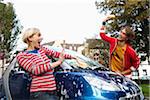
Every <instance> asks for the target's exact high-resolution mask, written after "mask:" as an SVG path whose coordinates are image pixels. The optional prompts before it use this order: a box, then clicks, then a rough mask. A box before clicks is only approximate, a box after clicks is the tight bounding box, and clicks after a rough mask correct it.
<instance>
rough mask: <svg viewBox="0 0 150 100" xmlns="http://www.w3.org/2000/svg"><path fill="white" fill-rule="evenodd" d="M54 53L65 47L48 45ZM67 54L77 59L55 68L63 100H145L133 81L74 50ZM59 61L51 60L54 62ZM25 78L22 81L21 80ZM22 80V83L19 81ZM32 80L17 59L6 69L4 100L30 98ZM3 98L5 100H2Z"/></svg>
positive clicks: (61, 99) (68, 51) (69, 60)
mask: <svg viewBox="0 0 150 100" xmlns="http://www.w3.org/2000/svg"><path fill="white" fill-rule="evenodd" d="M47 47H48V48H50V49H53V50H55V51H61V50H62V48H56V47H51V46H47ZM65 52H66V53H68V54H71V55H72V56H76V57H78V60H75V59H66V60H65V61H64V62H63V63H62V64H61V65H60V66H58V67H57V68H56V69H55V72H54V75H55V77H56V82H57V95H58V96H59V97H60V100H66V99H69V100H143V99H144V96H143V94H142V91H141V89H140V88H139V86H138V85H137V84H136V83H135V82H134V81H132V80H130V79H128V78H126V77H124V76H122V75H119V74H117V73H114V72H112V71H110V70H109V69H108V68H106V67H104V66H103V65H101V64H99V63H97V62H95V61H93V60H92V59H90V58H87V57H85V56H83V55H81V54H78V53H76V52H74V51H71V50H65ZM55 60H57V59H55V58H52V61H55ZM21 79H22V80H21ZM18 80H20V81H18ZM30 81H31V80H30V77H29V75H28V73H26V72H25V71H24V70H23V69H20V68H19V64H18V63H17V60H16V58H14V59H13V60H12V62H11V63H10V65H9V66H8V68H7V69H6V71H5V73H4V75H3V80H2V84H1V86H3V89H1V90H4V91H3V92H4V93H2V91H1V93H0V94H2V96H0V97H1V99H2V98H3V99H4V98H7V99H8V100H16V99H20V98H21V99H20V100H23V98H24V99H25V100H26V99H29V95H30V93H29V87H30ZM3 99H2V100H3Z"/></svg>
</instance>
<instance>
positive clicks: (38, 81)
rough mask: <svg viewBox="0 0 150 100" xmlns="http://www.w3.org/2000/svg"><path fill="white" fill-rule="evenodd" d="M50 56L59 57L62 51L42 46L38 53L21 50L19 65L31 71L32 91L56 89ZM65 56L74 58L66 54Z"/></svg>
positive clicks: (18, 56) (18, 58) (18, 57)
mask: <svg viewBox="0 0 150 100" xmlns="http://www.w3.org/2000/svg"><path fill="white" fill-rule="evenodd" d="M47 55H48V56H53V57H55V58H59V55H60V52H56V51H53V50H50V49H48V48H45V47H41V48H40V49H39V50H38V52H37V53H29V52H26V51H25V52H20V53H19V54H18V55H17V60H18V62H19V65H20V66H21V67H23V68H24V69H25V70H26V71H28V72H30V73H31V76H32V82H31V88H30V92H37V91H53V90H56V82H55V77H54V75H53V72H54V71H53V68H51V66H50V63H52V62H51V59H49V58H48V57H47ZM64 56H65V58H68V59H70V58H72V57H71V55H68V54H65V55H64Z"/></svg>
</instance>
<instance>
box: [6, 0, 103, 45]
mask: <svg viewBox="0 0 150 100" xmlns="http://www.w3.org/2000/svg"><path fill="white" fill-rule="evenodd" d="M6 1H10V2H13V3H14V7H15V11H16V14H17V16H18V18H19V19H20V21H21V25H22V26H23V27H24V29H23V30H25V29H27V28H29V27H37V28H39V29H40V30H41V33H42V35H43V38H44V40H43V42H49V41H52V40H58V39H61V40H66V41H67V42H71V43H72V42H73V43H82V42H83V41H84V40H85V38H90V37H93V36H95V35H96V34H97V35H98V34H99V26H100V23H101V19H102V17H103V15H101V14H99V13H98V11H97V9H96V6H95V0H6Z"/></svg>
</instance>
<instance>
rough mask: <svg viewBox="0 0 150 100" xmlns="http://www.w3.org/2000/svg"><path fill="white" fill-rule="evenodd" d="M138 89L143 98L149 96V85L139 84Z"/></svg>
mask: <svg viewBox="0 0 150 100" xmlns="http://www.w3.org/2000/svg"><path fill="white" fill-rule="evenodd" d="M140 87H141V88H142V92H143V94H144V96H145V97H149V96H150V85H149V84H140Z"/></svg>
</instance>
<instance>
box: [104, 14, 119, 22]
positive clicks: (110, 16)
mask: <svg viewBox="0 0 150 100" xmlns="http://www.w3.org/2000/svg"><path fill="white" fill-rule="evenodd" d="M115 17H116V16H115V15H108V16H107V17H106V18H105V19H104V20H103V21H108V20H110V19H113V18H115Z"/></svg>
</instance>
